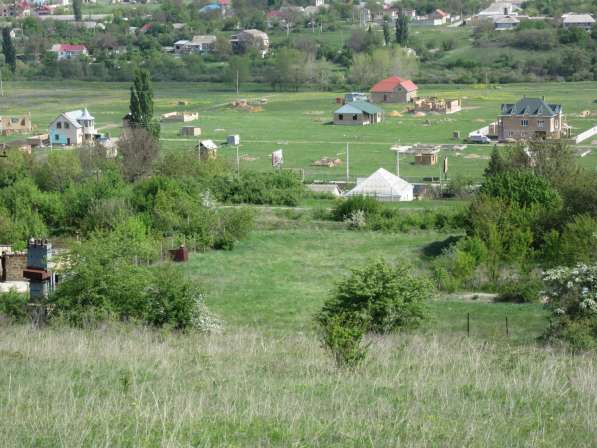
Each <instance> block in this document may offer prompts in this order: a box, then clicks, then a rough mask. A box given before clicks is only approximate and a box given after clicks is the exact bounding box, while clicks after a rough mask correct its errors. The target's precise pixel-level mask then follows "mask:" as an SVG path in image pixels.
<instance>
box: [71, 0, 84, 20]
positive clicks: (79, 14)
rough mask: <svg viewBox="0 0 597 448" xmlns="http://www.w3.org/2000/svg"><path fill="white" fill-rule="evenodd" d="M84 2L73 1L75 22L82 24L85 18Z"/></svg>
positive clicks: (80, 0) (79, 0)
mask: <svg viewBox="0 0 597 448" xmlns="http://www.w3.org/2000/svg"><path fill="white" fill-rule="evenodd" d="M82 3H83V2H82V0H73V15H74V16H75V20H76V21H77V22H80V21H81V20H82V18H83V10H82V9H83V4H82Z"/></svg>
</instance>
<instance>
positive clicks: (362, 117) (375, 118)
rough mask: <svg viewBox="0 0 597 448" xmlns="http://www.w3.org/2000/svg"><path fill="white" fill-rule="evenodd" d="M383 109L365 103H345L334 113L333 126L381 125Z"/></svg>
mask: <svg viewBox="0 0 597 448" xmlns="http://www.w3.org/2000/svg"><path fill="white" fill-rule="evenodd" d="M382 120H383V109H381V108H380V107H378V106H376V105H375V104H371V103H369V102H367V101H355V102H352V103H347V104H345V105H344V106H342V107H341V108H340V109H337V110H336V111H335V112H334V124H343V125H350V126H364V125H367V124H376V123H381V122H382Z"/></svg>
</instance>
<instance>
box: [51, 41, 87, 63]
mask: <svg viewBox="0 0 597 448" xmlns="http://www.w3.org/2000/svg"><path fill="white" fill-rule="evenodd" d="M50 52H51V53H55V54H56V59H58V60H59V61H64V60H69V59H73V58H78V57H80V56H83V55H85V56H87V55H88V54H89V53H88V52H87V47H85V45H71V44H54V45H52V48H50Z"/></svg>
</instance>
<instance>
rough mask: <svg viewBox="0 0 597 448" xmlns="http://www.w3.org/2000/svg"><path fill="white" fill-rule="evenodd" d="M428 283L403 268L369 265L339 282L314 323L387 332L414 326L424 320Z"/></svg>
mask: <svg viewBox="0 0 597 448" xmlns="http://www.w3.org/2000/svg"><path fill="white" fill-rule="evenodd" d="M430 295H431V285H430V283H429V282H428V281H427V280H426V279H425V278H423V277H421V276H420V275H413V274H412V273H411V272H410V270H409V269H408V268H407V267H406V266H403V265H398V266H395V267H392V266H390V265H389V264H387V263H386V262H385V261H382V260H380V261H376V262H373V263H371V264H369V265H367V266H365V267H364V268H360V269H359V268H357V269H354V270H353V271H352V274H351V275H350V277H347V278H346V279H344V280H342V281H340V283H339V284H338V286H337V288H336V292H335V294H334V296H333V297H331V298H330V299H329V300H327V301H326V302H325V304H324V306H323V309H322V310H321V312H320V313H319V315H318V317H317V320H318V321H319V323H320V324H321V325H323V326H326V325H327V324H328V322H330V321H331V320H332V319H334V318H335V317H338V316H339V317H341V318H342V320H357V321H360V322H366V330H368V331H374V332H378V333H387V332H390V331H393V330H397V329H399V328H405V327H413V326H417V325H418V324H419V323H420V322H421V321H422V320H423V319H424V317H425V309H426V305H425V301H426V300H427V299H429V297H430Z"/></svg>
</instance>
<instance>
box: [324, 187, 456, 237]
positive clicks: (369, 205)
mask: <svg viewBox="0 0 597 448" xmlns="http://www.w3.org/2000/svg"><path fill="white" fill-rule="evenodd" d="M332 217H333V218H334V219H335V220H336V221H344V222H346V223H347V224H348V225H349V227H350V228H354V229H364V230H379V231H387V232H408V231H410V230H415V229H421V230H431V229H434V230H440V231H445V230H454V229H459V228H462V227H463V226H464V214H463V213H462V211H461V210H459V209H448V208H446V209H445V210H424V211H414V210H408V211H407V210H400V209H398V208H394V207H392V205H389V204H384V203H381V202H379V201H377V200H375V199H374V198H370V197H366V196H353V197H351V198H348V199H343V200H340V201H339V202H338V203H337V205H336V207H334V209H333V210H332Z"/></svg>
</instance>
